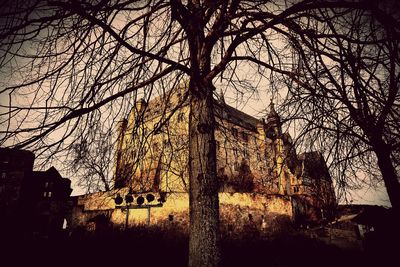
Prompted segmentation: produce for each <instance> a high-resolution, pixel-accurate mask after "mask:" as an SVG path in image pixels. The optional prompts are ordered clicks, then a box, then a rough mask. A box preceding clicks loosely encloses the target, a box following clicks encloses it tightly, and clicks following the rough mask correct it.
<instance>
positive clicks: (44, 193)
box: [43, 191, 51, 198]
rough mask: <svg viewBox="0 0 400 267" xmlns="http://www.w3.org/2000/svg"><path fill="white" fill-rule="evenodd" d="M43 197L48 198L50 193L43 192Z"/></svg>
mask: <svg viewBox="0 0 400 267" xmlns="http://www.w3.org/2000/svg"><path fill="white" fill-rule="evenodd" d="M43 197H45V198H50V197H51V191H44V192H43Z"/></svg>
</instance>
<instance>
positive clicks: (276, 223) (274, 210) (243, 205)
mask: <svg viewBox="0 0 400 267" xmlns="http://www.w3.org/2000/svg"><path fill="white" fill-rule="evenodd" d="M118 192H119V193H120V195H121V196H123V195H124V192H121V191H118ZM114 193H115V192H114ZM114 197H115V194H112V192H102V193H95V194H90V195H85V196H80V197H76V199H75V203H76V205H75V207H74V208H73V211H72V215H71V218H70V222H69V225H70V227H71V228H72V229H75V228H82V227H88V228H90V229H92V230H93V227H94V226H93V222H95V220H96V218H98V217H99V215H101V214H103V217H102V218H107V219H108V220H109V227H112V228H114V229H124V227H125V222H126V210H125V209H123V208H122V209H121V208H115V207H116V205H115V203H114V199H113V198H114ZM156 198H157V197H156ZM219 199H220V214H221V229H222V231H224V232H226V233H232V234H233V233H235V234H239V233H242V232H248V231H249V230H250V231H258V232H260V231H261V232H262V231H267V232H268V231H277V230H278V231H279V229H278V228H279V227H280V225H281V222H282V221H285V222H287V223H291V222H292V221H293V220H294V218H293V208H292V198H291V197H290V196H281V195H264V194H256V193H220V194H219ZM123 204H124V203H123ZM122 207H124V205H122ZM149 215H150V216H149ZM149 217H150V218H149ZM149 221H150V224H149ZM148 224H149V225H151V226H154V225H155V226H160V227H176V228H180V229H182V230H183V231H187V228H188V225H189V195H188V194H187V193H174V194H170V195H168V196H167V198H166V201H165V202H164V203H163V206H162V207H151V208H150V213H149V210H148V208H146V206H145V204H144V205H143V206H141V207H140V208H138V205H136V206H135V208H134V209H130V210H129V217H128V227H134V226H146V225H148ZM281 226H283V225H281Z"/></svg>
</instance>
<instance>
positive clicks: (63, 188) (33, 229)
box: [0, 148, 72, 236]
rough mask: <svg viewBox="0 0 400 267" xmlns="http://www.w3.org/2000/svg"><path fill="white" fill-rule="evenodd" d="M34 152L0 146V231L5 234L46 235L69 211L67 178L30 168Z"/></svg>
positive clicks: (56, 229) (55, 230)
mask: <svg viewBox="0 0 400 267" xmlns="http://www.w3.org/2000/svg"><path fill="white" fill-rule="evenodd" d="M34 160H35V155H34V154H33V153H32V152H30V151H26V150H16V149H8V148H0V174H1V178H0V218H1V220H0V231H1V232H2V233H4V234H6V235H11V236H15V235H21V236H32V235H39V236H50V235H56V234H57V233H58V232H59V231H61V230H62V227H63V224H64V220H65V219H66V218H67V217H68V214H70V206H71V205H70V200H69V196H70V194H71V192H72V189H71V186H70V185H71V181H70V180H69V179H67V178H63V177H61V175H60V174H59V173H58V171H57V170H56V169H55V168H54V167H51V168H50V169H48V170H47V171H33V165H34Z"/></svg>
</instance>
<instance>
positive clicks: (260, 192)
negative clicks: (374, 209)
mask: <svg viewBox="0 0 400 267" xmlns="http://www.w3.org/2000/svg"><path fill="white" fill-rule="evenodd" d="M214 104H215V105H214V106H215V119H216V124H217V127H216V132H215V138H216V149H217V176H218V180H219V184H220V197H219V198H220V212H221V221H222V222H224V221H227V222H229V221H232V220H234V221H236V222H237V225H241V227H243V225H244V224H249V223H250V224H255V225H259V226H260V225H262V224H263V222H264V221H265V220H266V219H270V218H275V217H276V216H286V217H287V218H288V219H289V220H291V221H292V222H297V223H301V224H302V223H311V222H318V221H321V220H323V219H325V218H326V217H329V216H330V215H331V213H332V210H333V208H334V207H335V205H336V199H335V194H334V191H333V186H332V181H331V177H330V175H329V172H328V169H327V167H326V164H325V162H324V160H323V157H322V155H321V154H319V153H317V152H309V153H303V154H300V155H298V154H297V153H296V151H295V148H294V146H293V144H292V140H291V137H290V135H289V134H288V133H283V132H282V122H281V118H280V117H279V115H278V114H277V112H276V111H275V108H274V105H273V104H272V103H271V105H270V110H269V113H268V115H267V117H266V118H264V119H261V120H259V119H256V118H254V117H252V116H250V115H248V114H245V113H243V112H241V111H239V110H237V109H235V108H233V107H231V106H229V105H228V104H226V103H225V101H224V100H223V97H220V100H218V101H217V100H215V103H214ZM188 120H189V105H188V104H187V101H186V100H185V87H182V88H180V89H177V90H173V91H169V92H167V93H165V95H163V96H162V97H158V98H156V99H153V100H151V101H149V103H147V102H146V101H144V100H140V101H138V102H137V104H136V106H135V107H134V108H133V109H132V111H131V113H130V114H129V116H128V117H127V118H126V119H123V120H122V121H121V122H119V124H118V144H117V146H118V147H117V153H116V160H115V189H114V190H113V191H110V192H105V193H97V194H93V195H86V196H82V197H79V198H78V199H77V202H76V203H77V206H76V210H75V214H76V216H73V217H75V221H76V224H82V223H83V222H84V221H85V220H90V219H91V218H90V217H91V216H92V215H93V216H94V215H95V214H97V213H98V212H101V210H104V211H106V210H107V214H108V216H109V218H110V220H111V221H112V222H114V223H115V224H123V223H124V218H125V216H124V214H123V213H122V212H123V211H122V210H121V209H118V210H115V211H113V209H114V208H115V203H114V201H113V199H114V198H115V196H116V195H117V194H120V195H121V196H124V195H126V194H128V190H129V192H130V194H131V195H132V196H133V198H134V199H135V200H136V199H139V198H140V196H145V195H146V194H150V193H151V194H154V195H155V196H156V199H162V201H160V202H162V203H163V207H157V208H153V209H151V213H150V209H149V210H147V211H146V208H145V207H146V204H148V203H146V202H145V203H143V204H141V205H142V207H144V209H143V210H141V209H140V207H138V209H135V210H133V211H131V212H130V215H129V216H128V217H129V218H127V219H126V221H127V222H129V223H130V224H131V223H133V224H134V223H146V222H148V221H149V217H150V216H151V219H152V222H153V223H162V222H164V221H171V220H174V219H173V218H179V219H178V220H180V221H181V222H183V224H185V223H187V213H188V206H189V204H188V201H189V200H188V194H187V192H188V184H189V182H188V179H189V177H188V169H187V168H188V134H187V132H188ZM160 195H161V196H162V197H160ZM134 203H135V202H134ZM123 205H124V203H123ZM135 205H138V204H135ZM141 205H138V206H141ZM90 214H92V215H90ZM140 218H142V219H140ZM146 218H147V219H146ZM78 221H79V223H78ZM228 224H229V223H228ZM264 225H265V224H264ZM227 227H228V226H227ZM232 227H233V226H229V227H228V228H232Z"/></svg>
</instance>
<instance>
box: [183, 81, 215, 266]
mask: <svg viewBox="0 0 400 267" xmlns="http://www.w3.org/2000/svg"><path fill="white" fill-rule="evenodd" d="M193 84H194V83H192V82H191V85H190V87H191V88H190V91H191V100H190V119H189V172H190V174H189V177H190V180H189V187H190V190H189V192H190V193H189V201H190V233H189V266H190V267H200V266H202V267H203V266H204V267H205V266H219V264H220V249H219V201H218V182H217V175H216V149H215V136H214V129H215V118H214V111H213V101H212V92H213V90H212V89H211V88H204V86H203V88H199V87H202V86H201V85H200V86H199V85H193ZM193 86H194V87H195V88H194V87H193Z"/></svg>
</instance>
